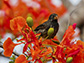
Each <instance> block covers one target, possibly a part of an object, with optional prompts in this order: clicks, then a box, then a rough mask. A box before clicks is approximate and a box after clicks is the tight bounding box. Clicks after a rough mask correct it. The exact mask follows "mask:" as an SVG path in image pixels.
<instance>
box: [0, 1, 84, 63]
mask: <svg viewBox="0 0 84 63" xmlns="http://www.w3.org/2000/svg"><path fill="white" fill-rule="evenodd" d="M52 13H56V14H58V16H59V19H58V22H59V26H60V27H59V31H58V33H57V35H56V36H57V37H58V39H59V40H60V41H61V39H62V37H63V34H64V32H65V31H66V29H67V28H68V26H69V25H71V24H73V23H77V28H76V29H75V32H76V33H75V34H74V37H75V38H74V39H73V40H75V39H77V40H82V41H84V0H0V46H1V45H2V43H3V42H4V41H5V40H6V39H7V37H11V39H12V40H14V39H15V38H16V37H19V36H20V33H16V32H13V31H11V29H10V20H11V19H13V18H14V17H17V16H22V17H24V18H25V19H26V18H27V17H28V16H31V17H32V18H33V21H34V26H33V29H35V27H37V26H38V25H39V24H41V23H43V22H45V21H46V20H47V19H48V17H49V15H50V14H52ZM19 48H21V47H19ZM16 51H17V52H18V53H19V52H20V53H21V50H16ZM2 52H3V49H2V48H0V63H9V62H8V61H10V60H9V59H8V58H5V57H4V56H3V53H2ZM2 58H4V59H2ZM4 60H5V61H4Z"/></svg>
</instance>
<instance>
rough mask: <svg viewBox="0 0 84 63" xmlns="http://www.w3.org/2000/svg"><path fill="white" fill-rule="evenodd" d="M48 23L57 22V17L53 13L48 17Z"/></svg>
mask: <svg viewBox="0 0 84 63" xmlns="http://www.w3.org/2000/svg"><path fill="white" fill-rule="evenodd" d="M49 20H50V21H57V20H58V15H57V14H55V13H53V14H51V15H50V16H49Z"/></svg>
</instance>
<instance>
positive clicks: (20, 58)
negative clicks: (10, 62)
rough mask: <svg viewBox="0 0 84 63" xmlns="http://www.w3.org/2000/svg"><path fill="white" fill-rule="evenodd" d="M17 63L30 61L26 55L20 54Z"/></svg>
mask: <svg viewBox="0 0 84 63" xmlns="http://www.w3.org/2000/svg"><path fill="white" fill-rule="evenodd" d="M15 63H28V61H27V59H26V57H25V56H24V55H20V56H19V57H17V58H16V60H15Z"/></svg>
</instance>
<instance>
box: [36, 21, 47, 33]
mask: <svg viewBox="0 0 84 63" xmlns="http://www.w3.org/2000/svg"><path fill="white" fill-rule="evenodd" d="M46 24H47V22H45V23H43V24H41V25H39V26H38V27H37V28H36V29H35V30H34V31H36V33H41V32H43V31H45V29H46V28H47V25H46Z"/></svg>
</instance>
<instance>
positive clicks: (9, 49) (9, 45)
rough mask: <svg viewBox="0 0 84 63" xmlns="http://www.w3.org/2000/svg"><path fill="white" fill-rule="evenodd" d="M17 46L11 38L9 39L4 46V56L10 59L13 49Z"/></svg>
mask: <svg viewBox="0 0 84 63" xmlns="http://www.w3.org/2000/svg"><path fill="white" fill-rule="evenodd" d="M16 45H17V44H14V43H13V42H12V40H11V39H10V38H8V39H7V40H6V41H5V42H4V44H3V48H4V55H5V56H7V57H10V56H11V55H12V52H13V49H14V47H15V46H16Z"/></svg>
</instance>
